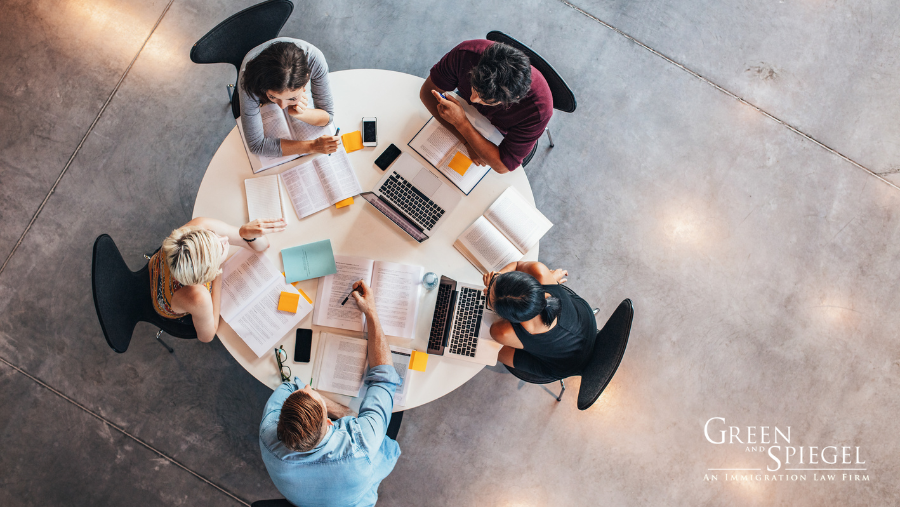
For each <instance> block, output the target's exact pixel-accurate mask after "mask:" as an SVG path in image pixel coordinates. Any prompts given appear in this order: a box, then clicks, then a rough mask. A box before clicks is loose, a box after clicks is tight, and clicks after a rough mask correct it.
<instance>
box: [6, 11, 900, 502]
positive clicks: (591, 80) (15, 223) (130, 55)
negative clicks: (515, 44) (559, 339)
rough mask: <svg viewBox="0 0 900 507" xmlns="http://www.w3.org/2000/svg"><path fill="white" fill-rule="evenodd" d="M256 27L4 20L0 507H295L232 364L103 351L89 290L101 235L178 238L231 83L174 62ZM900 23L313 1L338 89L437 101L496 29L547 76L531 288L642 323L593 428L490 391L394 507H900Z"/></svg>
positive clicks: (464, 401)
mask: <svg viewBox="0 0 900 507" xmlns="http://www.w3.org/2000/svg"><path fill="white" fill-rule="evenodd" d="M251 3H253V2H252V1H239V2H232V1H224V0H205V1H200V0H177V1H176V0H172V1H171V2H168V3H167V1H166V0H142V1H138V0H94V1H87V0H70V1H51V0H30V1H24V0H0V8H2V12H3V13H4V14H3V17H4V22H3V26H2V28H0V65H2V67H3V68H4V69H5V72H3V73H0V115H2V120H3V121H0V224H2V225H0V261H4V264H3V267H2V268H0V406H2V409H0V505H4V506H7V505H10V506H12V505H85V506H88V505H91V506H94V505H141V506H153V505H167V506H171V505H192V506H196V505H238V504H240V503H245V504H246V503H250V502H252V501H255V500H260V499H264V498H273V497H277V496H278V494H277V491H276V490H275V488H274V487H273V485H272V483H271V481H270V480H269V478H268V476H267V475H266V472H265V469H264V467H263V464H262V462H261V460H260V456H259V450H258V447H257V426H258V423H259V419H260V416H261V410H262V407H263V404H264V402H265V400H266V399H267V397H268V395H269V393H270V391H269V390H268V388H266V387H265V386H263V385H261V384H260V383H259V382H258V381H256V380H255V379H254V378H253V377H251V376H250V375H249V374H247V373H246V372H245V371H244V370H243V369H242V368H241V367H240V366H239V365H238V364H237V363H236V362H235V361H234V360H233V359H232V358H231V357H230V355H229V354H228V353H227V352H226V351H225V350H224V348H223V347H222V346H221V344H219V343H218V342H216V343H213V344H211V345H204V344H201V343H197V342H187V341H178V342H175V343H173V345H174V346H175V348H176V353H175V354H174V355H170V354H168V353H166V352H165V350H164V349H162V347H160V346H159V345H157V344H156V343H154V342H153V339H152V335H153V332H154V331H155V330H154V329H153V328H151V327H150V326H148V325H144V324H142V325H140V326H139V327H138V329H137V330H136V334H135V338H134V340H133V342H132V344H131V347H130V349H129V350H128V352H127V353H126V354H124V355H118V354H115V353H113V352H112V351H111V350H110V349H109V348H108V346H107V345H106V343H105V342H104V340H103V337H102V333H101V330H100V327H99V325H98V322H97V319H96V316H95V314H94V309H93V305H92V300H91V294H90V257H91V245H92V242H93V240H94V238H95V237H96V236H97V235H99V234H101V233H109V234H110V235H112V237H113V238H115V240H116V242H117V243H118V245H119V247H120V248H121V249H122V252H123V254H124V256H125V258H126V260H128V262H130V263H131V265H132V267H134V268H136V267H138V265H139V264H140V263H141V261H142V260H141V257H140V254H141V253H142V252H147V251H151V250H153V249H155V248H156V247H157V246H158V245H159V243H160V241H161V239H162V238H163V237H164V236H165V235H166V234H167V233H168V231H170V230H171V229H172V228H173V227H175V226H178V225H181V224H182V223H184V222H185V221H187V220H188V219H189V218H190V215H191V210H192V207H193V201H194V196H195V195H196V192H197V188H198V186H199V184H200V181H201V179H202V177H203V172H204V170H205V168H206V166H207V164H208V163H209V160H210V159H211V157H212V154H213V153H214V152H215V150H216V148H217V147H218V145H219V143H220V142H221V141H222V139H223V138H224V137H225V135H226V134H227V133H228V131H230V130H231V128H232V127H233V126H234V121H233V119H232V117H231V114H230V109H229V107H228V104H227V102H226V101H225V88H224V85H225V84H226V83H230V82H233V80H234V73H233V70H232V69H231V68H230V67H228V66H226V65H209V66H198V65H193V64H191V62H190V61H189V59H188V52H189V50H190V47H191V45H192V44H193V43H194V42H195V41H196V40H197V39H198V38H199V37H200V36H201V35H203V34H204V33H205V32H206V31H207V30H208V29H209V28H211V27H212V26H214V25H215V24H216V23H217V22H219V21H220V20H222V19H224V18H225V17H227V16H228V15H230V14H232V13H234V12H237V11H238V10H240V9H241V8H244V7H246V6H248V5H250V4H251ZM898 21H900V6H898V4H897V3H896V2H892V1H889V0H873V1H870V2H865V3H864V5H863V4H860V3H859V2H846V1H841V0H829V1H821V2H814V1H787V2H786V1H784V0H778V1H776V0H757V1H753V2H740V1H737V0H728V1H722V0H693V1H690V2H685V1H674V0H638V1H634V0H630V1H625V0H575V1H573V2H572V3H571V4H570V3H569V2H564V1H559V0H520V1H515V2H512V1H508V2H493V3H492V5H490V6H486V5H485V3H484V2H478V1H472V0H464V1H460V2H454V3H452V4H448V3H446V2H438V1H435V0H419V1H416V2H400V1H393V2H391V1H384V2H378V3H377V5H376V3H375V2H351V1H346V0H338V1H331V2H302V3H298V7H297V9H296V10H295V12H294V14H293V16H292V18H291V20H290V21H289V22H288V24H287V25H286V26H285V28H284V30H283V31H282V34H284V35H287V36H296V37H300V38H303V39H305V40H308V41H310V42H312V43H313V44H315V45H316V46H318V47H319V48H320V49H321V50H322V51H323V52H324V54H325V55H326V57H327V59H328V63H329V66H330V67H331V69H332V70H343V69H350V68H384V69H391V70H397V71H402V72H407V73H410V74H415V75H420V76H424V75H425V74H426V73H427V71H428V69H429V67H430V66H431V64H432V63H433V62H435V61H436V60H437V59H438V58H439V57H440V56H441V55H442V54H443V53H444V52H445V51H447V50H448V49H449V48H451V47H452V46H453V45H454V44H455V43H457V42H459V41H461V40H464V39H469V38H477V37H483V36H484V34H485V33H487V32H488V31H489V30H491V29H500V30H503V31H506V32H507V33H510V34H512V35H514V36H516V37H518V38H520V39H521V40H522V41H524V42H526V43H528V44H530V45H531V46H532V47H534V48H535V49H536V50H538V51H539V52H540V53H541V54H543V55H544V56H545V57H546V58H547V59H548V60H549V61H551V62H553V63H554V65H555V66H556V67H557V69H558V70H559V72H560V73H561V74H562V75H563V76H564V77H565V78H566V79H567V80H568V82H569V84H570V86H571V87H572V88H573V89H574V91H575V93H576V95H577V97H578V110H577V111H576V112H575V113H574V114H564V113H557V114H556V115H555V117H554V119H553V121H552V122H551V127H552V128H553V130H554V134H555V139H556V143H557V146H556V148H554V149H553V150H548V149H547V143H546V142H545V141H544V142H542V144H541V148H540V149H539V150H538V153H537V155H536V156H535V159H534V160H533V161H532V163H531V165H530V166H529V167H528V173H529V177H530V178H531V179H532V185H533V187H534V191H535V197H536V200H537V203H538V207H539V208H540V209H541V210H542V211H543V212H544V213H545V214H546V215H547V216H548V217H549V218H550V219H551V220H552V221H553V222H554V223H555V224H556V226H555V227H554V228H553V229H552V230H551V231H550V233H549V234H548V235H547V236H546V237H545V238H544V241H543V242H542V245H541V260H542V261H543V262H545V263H547V264H548V265H550V266H551V267H563V268H567V269H568V270H569V272H570V276H569V278H570V284H571V286H572V287H573V288H574V289H575V290H576V291H577V292H579V293H580V294H582V295H583V296H584V297H586V298H587V299H589V300H590V301H593V302H594V303H595V304H596V306H599V307H600V308H601V314H603V315H607V314H609V313H611V312H612V310H613V309H614V308H615V306H616V304H617V303H618V302H619V301H620V300H622V299H624V298H626V297H630V298H631V299H632V300H633V301H634V304H635V307H636V317H635V321H634V327H633V330H632V334H631V341H630V343H629V346H628V350H627V352H626V355H625V358H624V361H623V362H622V365H621V367H620V368H619V371H618V373H617V374H616V376H615V378H614V379H613V381H612V383H611V384H610V386H609V387H608V388H607V390H606V392H605V393H604V395H603V396H602V397H601V399H600V400H599V401H598V402H597V403H596V404H595V405H594V407H593V408H591V409H590V410H589V411H587V412H579V411H578V410H577V409H576V407H575V397H576V396H575V395H576V392H577V388H578V380H577V379H572V380H571V381H570V382H569V392H568V393H567V394H566V397H565V398H564V399H563V401H562V402H561V403H557V402H556V401H555V400H554V398H553V397H552V396H551V395H550V394H549V393H548V391H547V390H546V389H544V388H543V387H541V386H534V385H524V384H522V383H520V382H518V381H517V380H516V379H515V378H513V377H512V376H511V375H509V374H507V373H505V372H504V371H503V370H502V369H501V368H488V369H486V370H484V371H483V372H482V373H480V374H479V375H478V376H476V377H475V378H474V379H473V380H472V381H470V382H469V383H467V384H466V385H464V386H463V387H461V388H460V389H458V390H456V391H454V392H453V393H451V394H449V395H447V396H445V397H444V398H442V399H439V400H437V401H435V402H433V403H430V404H428V405H425V406H423V407H420V408H417V409H415V410H412V411H410V412H409V414H408V415H407V417H405V418H404V425H403V428H402V430H401V433H400V437H399V442H400V445H401V448H402V450H403V455H402V457H401V458H400V461H399V463H398V465H397V467H396V469H395V470H394V472H393V474H392V475H391V476H390V477H388V479H387V480H385V481H384V483H383V484H382V486H381V489H380V495H381V502H380V503H381V504H382V505H447V506H459V505H500V506H529V507H531V506H533V507H539V506H562V505H579V506H580V505H615V506H618V505H652V506H656V505H686V506H695V505H729V506H730V505H791V506H795V505H810V506H820V505H840V506H845V505H897V504H898V503H900V493H898V488H897V487H896V484H897V476H898V474H900V458H898V457H897V456H898V455H900V445H898V439H897V438H896V434H897V433H898V431H900V402H898V397H897V395H896V393H897V389H898V388H900V345H898V341H897V340H896V339H895V336H896V331H895V330H896V329H897V328H898V326H900V316H898V315H900V312H898V310H900V301H898V299H897V298H896V294H897V292H898V289H900V283H898V277H897V274H898V272H900V269H898V268H897V267H896V266H894V264H893V262H894V261H895V260H897V258H898V253H900V252H898V247H897V246H896V245H898V244H900V212H898V210H900V190H898V188H896V187H893V186H891V183H893V184H900V143H897V142H896V140H897V138H898V135H900V124H898V122H897V121H896V118H897V117H898V116H900V102H898V101H897V100H896V90H897V82H898V78H900V70H898V69H900V66H898V58H900V57H898V55H900V51H898V45H900V37H898V35H897V31H896V26H897V24H898ZM739 98H740V99H743V100H745V101H746V102H742V101H741V100H738V99H739ZM757 108H759V109H757ZM876 173H878V174H880V175H881V178H883V179H879V177H877V176H876V175H875V174H876ZM20 240H21V241H20ZM171 341H173V342H174V340H171ZM713 417H722V418H724V419H725V420H726V423H725V425H728V426H731V425H733V426H738V427H739V428H740V434H739V438H741V441H742V442H746V440H747V431H748V429H747V427H748V426H753V427H755V428H756V429H755V430H751V431H755V432H756V433H757V438H759V434H760V433H761V428H760V427H762V426H767V427H769V428H770V429H769V430H768V431H769V433H770V434H771V433H772V432H773V431H774V430H773V429H772V428H773V427H778V428H779V429H780V430H781V431H782V432H784V431H787V428H788V427H790V435H791V441H790V443H789V444H786V443H785V442H783V441H782V442H780V444H781V445H782V446H784V445H790V446H792V447H800V446H803V447H804V449H805V452H807V453H808V447H809V446H816V447H817V448H818V450H817V452H818V451H821V450H822V448H823V447H826V446H851V447H852V448H855V447H859V456H860V460H861V461H865V464H862V465H856V464H850V465H841V464H837V465H830V466H829V465H824V464H822V463H821V462H819V464H817V465H809V464H808V462H806V464H805V465H797V464H796V463H797V461H796V457H795V458H793V461H792V462H791V465H782V468H781V469H780V470H779V471H777V472H766V467H768V466H774V461H773V460H772V459H771V458H768V457H767V456H766V454H765V453H760V452H754V449H753V448H752V447H756V446H751V445H749V444H748V445H741V444H738V443H734V444H722V445H715V444H712V443H710V442H709V441H707V439H706V438H705V437H704V425H705V423H706V422H707V421H708V420H709V419H710V418H713ZM715 424H720V422H719V421H715ZM721 429H725V428H724V426H723V427H721V428H719V427H712V428H711V430H716V431H712V432H711V436H712V437H713V439H716V438H718V432H717V431H718V430H721ZM764 447H766V448H768V447H769V445H766V446H764ZM757 450H758V449H757ZM772 452H774V453H775V455H776V456H779V457H781V459H782V461H783V459H784V454H783V453H784V452H785V451H784V449H775V450H773V451H772ZM827 452H829V453H830V452H831V451H827ZM853 452H855V451H853ZM779 453H781V454H779ZM827 456H830V454H828V455H827ZM853 458H855V455H853ZM807 460H808V454H807ZM838 463H840V462H838ZM788 467H794V468H838V467H843V468H865V469H866V470H865V471H849V472H848V471H838V472H831V473H833V474H835V476H836V477H835V480H834V481H826V482H822V481H816V480H814V479H816V478H817V475H818V474H819V473H821V472H818V471H791V472H786V471H785V468H788ZM723 468H744V469H762V470H761V471H760V472H752V473H751V472H733V471H732V472H723V471H715V470H710V469H723ZM844 473H849V474H851V476H853V475H857V474H860V478H862V476H863V475H865V476H866V477H867V478H868V480H867V481H850V480H842V479H843V478H844V477H843V476H842V474H844ZM737 474H742V475H745V476H749V477H750V478H751V479H753V478H756V477H757V475H756V474H758V475H759V477H760V482H756V481H740V480H738V481H732V480H730V478H732V477H733V476H734V475H737ZM784 474H788V475H784ZM791 474H797V475H800V474H804V475H805V477H806V480H805V481H803V480H796V481H793V480H790V479H791ZM813 474H816V475H813ZM765 475H768V476H770V477H776V476H777V477H781V478H782V479H784V478H786V479H788V480H781V481H777V477H776V479H775V480H776V481H777V482H771V481H770V482H766V481H765V478H764V476H765ZM712 476H717V477H718V481H707V480H705V479H706V478H710V479H711V478H712ZM851 478H852V477H851Z"/></svg>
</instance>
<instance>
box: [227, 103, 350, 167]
mask: <svg viewBox="0 0 900 507" xmlns="http://www.w3.org/2000/svg"><path fill="white" fill-rule="evenodd" d="M259 115H260V117H261V118H262V123H263V132H264V133H265V136H266V137H274V138H277V139H293V140H294V141H309V140H311V139H318V138H320V137H322V136H325V135H333V134H334V124H332V123H329V124H328V125H325V126H324V127H317V126H315V125H310V124H308V123H304V122H302V121H291V120H290V118H289V117H288V116H289V115H288V112H287V109H281V108H280V107H278V105H277V104H274V103H272V102H269V103H268V104H263V105H262V106H260V108H259ZM237 127H238V132H240V134H241V141H242V142H243V143H244V149H245V150H246V151H247V158H249V159H250V167H251V168H253V173H254V174H255V173H258V172H260V171H265V170H266V169H269V168H272V167H275V166H277V165H281V164H283V163H285V162H289V161H291V160H294V159H295V158H299V157H300V156H301V155H285V156H283V157H265V156H262V155H257V154H255V153H253V152H251V151H250V147H249V146H247V138H246V136H244V126H243V125H242V124H241V119H240V118H238V119H237Z"/></svg>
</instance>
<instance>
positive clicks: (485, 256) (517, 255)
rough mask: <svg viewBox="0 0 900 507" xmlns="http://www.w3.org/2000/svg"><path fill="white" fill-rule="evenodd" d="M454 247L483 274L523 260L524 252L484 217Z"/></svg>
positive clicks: (471, 226)
mask: <svg viewBox="0 0 900 507" xmlns="http://www.w3.org/2000/svg"><path fill="white" fill-rule="evenodd" d="M453 246H455V247H456V248H457V250H459V251H460V252H461V253H462V254H463V255H464V256H465V257H466V258H467V259H469V262H472V264H473V265H474V266H475V267H476V268H478V269H479V271H481V272H482V273H485V272H488V271H499V270H500V269H501V268H503V267H504V266H506V265H507V264H509V263H510V262H515V261H517V260H519V259H521V258H522V252H520V251H519V250H518V249H517V248H516V247H515V245H513V244H512V243H510V242H509V240H508V239H506V236H504V235H503V234H502V233H501V232H500V231H498V230H497V228H496V227H494V226H493V225H491V223H490V222H488V220H487V219H486V218H484V217H483V216H480V217H478V220H476V221H475V223H474V224H472V225H470V226H469V228H468V229H466V230H465V231H463V233H462V234H461V235H460V236H459V238H458V239H457V240H456V242H455V243H453ZM473 260H474V261H477V262H473Z"/></svg>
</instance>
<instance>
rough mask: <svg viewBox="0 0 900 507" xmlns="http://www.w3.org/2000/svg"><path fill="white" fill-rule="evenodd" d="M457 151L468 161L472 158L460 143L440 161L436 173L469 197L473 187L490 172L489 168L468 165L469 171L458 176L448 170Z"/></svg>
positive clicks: (486, 166)
mask: <svg viewBox="0 0 900 507" xmlns="http://www.w3.org/2000/svg"><path fill="white" fill-rule="evenodd" d="M457 151H459V152H461V153H462V154H463V155H465V156H467V157H469V160H471V159H472V157H471V156H470V155H469V150H468V149H467V148H466V145H464V144H462V143H460V145H459V146H458V147H457V148H456V149H455V150H451V151H450V153H448V154H447V156H446V157H445V158H444V160H442V161H441V163H440V165H438V166H437V169H438V171H440V172H441V174H443V175H444V176H446V177H447V179H448V180H450V181H452V182H453V184H454V185H456V186H457V187H459V189H460V190H462V191H463V193H464V194H466V195H469V192H471V191H472V189H473V188H475V185H477V184H478V182H479V181H481V178H484V175H485V174H487V173H488V171H490V170H491V166H489V165H482V166H478V165H475V164H474V163H473V164H471V165H469V169H468V170H466V172H465V174H459V173H458V172H456V171H454V170H453V169H451V168H450V165H449V164H450V161H451V160H453V157H454V156H456V152H457Z"/></svg>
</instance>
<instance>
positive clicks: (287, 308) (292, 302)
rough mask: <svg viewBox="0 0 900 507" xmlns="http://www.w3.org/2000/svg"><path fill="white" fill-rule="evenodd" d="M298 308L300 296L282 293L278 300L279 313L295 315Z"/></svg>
mask: <svg viewBox="0 0 900 507" xmlns="http://www.w3.org/2000/svg"><path fill="white" fill-rule="evenodd" d="M298 306H300V294H294V293H293V292H282V293H281V297H279V298H278V310H279V311H282V312H291V313H297V307H298Z"/></svg>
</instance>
